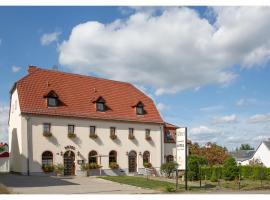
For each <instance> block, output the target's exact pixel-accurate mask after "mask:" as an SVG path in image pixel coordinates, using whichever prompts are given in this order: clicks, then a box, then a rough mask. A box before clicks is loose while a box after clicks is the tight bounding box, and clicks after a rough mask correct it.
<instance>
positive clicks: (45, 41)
mask: <svg viewBox="0 0 270 200" xmlns="http://www.w3.org/2000/svg"><path fill="white" fill-rule="evenodd" d="M60 35H61V32H57V31H56V32H52V33H44V34H43V35H42V36H41V38H40V43H41V45H43V46H46V45H49V44H51V43H52V42H57V41H58V38H59V36H60Z"/></svg>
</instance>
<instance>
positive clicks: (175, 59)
mask: <svg viewBox="0 0 270 200" xmlns="http://www.w3.org/2000/svg"><path fill="white" fill-rule="evenodd" d="M213 12H214V13H215V16H216V22H215V23H214V24H211V23H209V22H208V21H207V19H205V18H200V16H199V14H198V13H197V12H196V11H194V10H193V9H190V8H183V7H182V8H175V7H174V8H166V9H164V10H163V11H161V15H156V14H152V12H148V11H147V12H146V11H143V10H139V11H137V12H136V13H134V14H132V15H131V16H129V17H128V18H127V19H126V20H116V21H114V22H112V23H109V24H102V23H100V22H97V21H88V22H86V23H82V24H79V25H77V26H75V27H74V28H73V30H72V32H71V34H70V36H69V39H68V40H66V41H64V42H63V43H62V44H61V45H60V48H59V51H60V55H59V62H60V63H61V64H62V65H64V66H65V67H67V68H69V69H71V70H73V71H76V72H79V73H91V72H95V73H97V74H98V75H100V76H104V77H107V78H111V79H116V80H122V81H128V82H132V83H135V84H142V85H146V86H150V87H153V88H154V89H156V93H155V94H156V95H161V94H164V93H176V92H178V91H180V90H184V89H188V88H193V89H195V88H198V87H202V86H204V85H207V84H220V85H226V84H229V83H231V82H232V80H234V79H235V78H236V77H237V75H236V74H235V73H234V72H232V70H231V68H232V66H236V65H242V67H246V68H250V67H254V66H257V65H259V64H260V63H265V62H266V61H267V60H268V53H269V52H268V51H269V49H270V45H268V44H270V38H269V37H268V36H269V34H270V28H269V26H268V21H269V18H270V9H269V8H267V7H222V8H214V9H213ZM247 33H248V34H247ZM259 49H260V50H259ZM254 55H259V56H254Z"/></svg>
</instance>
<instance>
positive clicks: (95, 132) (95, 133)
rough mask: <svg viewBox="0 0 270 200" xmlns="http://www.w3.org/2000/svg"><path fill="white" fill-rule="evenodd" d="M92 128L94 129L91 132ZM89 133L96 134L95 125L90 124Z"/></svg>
mask: <svg viewBox="0 0 270 200" xmlns="http://www.w3.org/2000/svg"><path fill="white" fill-rule="evenodd" d="M92 128H93V129H94V132H92ZM90 135H96V126H90Z"/></svg>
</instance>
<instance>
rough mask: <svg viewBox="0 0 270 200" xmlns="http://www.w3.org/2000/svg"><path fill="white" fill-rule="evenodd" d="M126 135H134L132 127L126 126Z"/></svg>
mask: <svg viewBox="0 0 270 200" xmlns="http://www.w3.org/2000/svg"><path fill="white" fill-rule="evenodd" d="M128 135H129V136H132V137H133V136H134V128H128Z"/></svg>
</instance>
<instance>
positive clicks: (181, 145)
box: [176, 128, 187, 170]
mask: <svg viewBox="0 0 270 200" xmlns="http://www.w3.org/2000/svg"><path fill="white" fill-rule="evenodd" d="M186 140H187V128H178V129H176V162H177V164H178V169H179V170H185V169H186V149H187V148H186V145H187V141H186Z"/></svg>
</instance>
